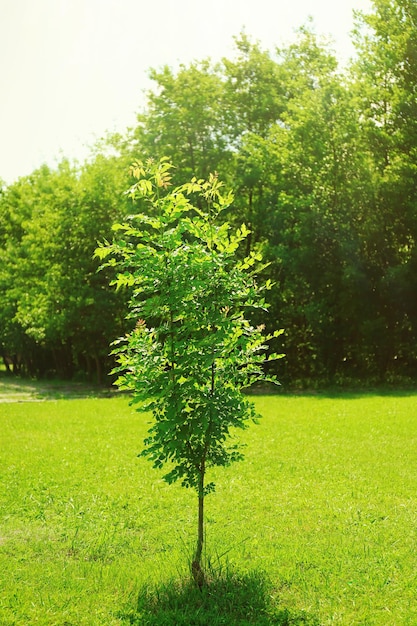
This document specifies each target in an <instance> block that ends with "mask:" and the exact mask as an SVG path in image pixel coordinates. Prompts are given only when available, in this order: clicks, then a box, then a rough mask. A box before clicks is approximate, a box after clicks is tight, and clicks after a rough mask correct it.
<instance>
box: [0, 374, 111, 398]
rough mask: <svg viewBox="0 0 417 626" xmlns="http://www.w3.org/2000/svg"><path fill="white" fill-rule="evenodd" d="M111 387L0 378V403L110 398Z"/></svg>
mask: <svg viewBox="0 0 417 626" xmlns="http://www.w3.org/2000/svg"><path fill="white" fill-rule="evenodd" d="M115 393H117V390H116V389H115V388H113V387H104V386H98V385H89V384H87V383H80V382H71V381H55V380H53V381H38V380H30V379H23V378H18V377H10V376H1V377H0V403H1V402H42V401H45V400H61V399H71V398H105V397H112V396H113V395H114V394H115Z"/></svg>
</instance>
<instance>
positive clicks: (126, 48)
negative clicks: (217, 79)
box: [0, 0, 371, 183]
mask: <svg viewBox="0 0 417 626" xmlns="http://www.w3.org/2000/svg"><path fill="white" fill-rule="evenodd" d="M370 4H371V2H370V0H205V2H203V1H202V0H0V85H1V87H0V179H3V180H4V181H6V182H7V183H10V182H12V181H13V180H14V179H16V178H17V177H19V176H24V175H26V174H29V173H30V172H32V171H33V170H34V169H35V168H36V167H38V166H39V165H41V163H43V162H47V163H48V164H50V165H55V164H56V161H57V160H59V159H60V158H61V157H63V156H66V157H69V158H71V159H73V158H78V159H80V160H81V161H82V160H84V159H85V158H86V156H87V154H88V149H87V145H88V144H90V145H91V144H92V143H93V142H94V141H95V140H96V139H98V138H99V137H101V136H102V135H103V134H104V133H105V132H106V131H107V130H110V131H111V130H119V131H124V130H125V129H126V127H127V126H129V125H131V124H133V122H134V120H135V113H136V112H138V111H139V110H140V109H141V108H143V103H144V91H146V90H147V89H148V88H149V86H150V83H149V80H148V70H149V68H150V67H160V66H161V65H164V64H168V65H170V66H174V67H175V66H177V64H178V63H179V62H182V63H188V62H190V61H193V60H200V59H203V58H206V57H211V58H212V59H213V60H218V59H220V58H222V57H223V56H230V55H231V54H232V50H233V37H234V36H236V35H238V34H239V33H240V32H241V31H242V29H243V28H244V29H245V32H246V33H247V34H248V35H249V36H251V37H252V38H253V39H254V40H259V41H260V42H261V44H262V46H263V47H264V48H267V49H270V50H273V49H274V47H275V46H282V45H286V44H288V43H289V42H290V41H291V40H292V39H293V38H294V32H295V30H296V29H297V28H298V27H300V26H301V25H302V24H304V23H305V22H306V20H307V18H308V16H309V15H311V16H312V17H313V20H314V26H315V30H316V32H317V33H319V34H323V35H326V36H331V37H332V38H333V40H334V42H335V44H334V48H335V50H336V52H337V54H338V57H339V58H340V59H346V58H348V57H349V56H350V55H351V54H352V51H353V48H352V46H351V44H350V37H349V33H350V31H351V28H352V25H353V20H352V10H353V9H359V10H365V11H367V10H369V8H370Z"/></svg>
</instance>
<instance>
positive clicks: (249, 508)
mask: <svg viewBox="0 0 417 626" xmlns="http://www.w3.org/2000/svg"><path fill="white" fill-rule="evenodd" d="M255 402H256V404H257V407H258V409H259V411H260V412H261V413H262V414H263V416H264V418H263V420H262V421H261V423H260V425H259V426H253V427H252V428H251V429H249V430H248V431H246V432H245V433H243V439H244V441H245V442H246V443H247V444H248V446H247V450H246V460H245V461H244V462H243V463H240V464H235V465H234V466H232V467H230V468H228V469H227V470H223V471H219V472H218V473H217V474H216V482H217V492H216V494H214V495H212V496H209V497H208V498H207V503H206V510H207V542H206V546H207V558H209V559H210V562H211V567H212V568H213V571H214V572H215V573H216V572H217V574H218V576H217V578H216V582H215V584H213V587H212V589H211V591H210V592H209V593H204V594H201V593H200V592H199V591H198V590H195V589H189V588H187V586H186V585H185V586H182V587H181V586H180V585H179V584H176V583H175V582H172V581H179V580H181V579H185V578H186V575H187V570H186V565H187V560H188V557H189V554H190V552H191V550H192V547H193V545H194V536H195V532H196V529H195V525H196V520H195V513H196V511H195V509H196V502H195V496H194V494H193V493H191V492H188V491H186V490H184V489H182V488H181V487H179V486H176V485H174V486H168V485H166V484H165V483H164V482H163V481H161V479H160V474H158V472H156V471H155V470H153V469H152V467H151V466H150V464H149V463H148V462H147V461H145V460H142V459H138V458H137V453H138V452H139V451H140V448H141V441H142V439H143V437H144V435H145V432H146V428H147V424H146V422H147V420H146V418H144V417H143V416H141V415H138V414H135V412H134V411H133V409H132V408H130V407H129V406H128V401H127V399H126V398H125V397H116V398H111V399H103V398H101V399H97V398H83V399H79V398H78V399H71V400H51V401H48V402H21V403H1V404H0V624H1V625H2V626H12V625H13V626H28V625H32V624H36V625H40V626H43V625H44V626H46V625H48V626H52V625H54V626H55V625H56V626H58V625H59V626H83V625H85V626H103V625H104V626H113V625H114V626H116V625H123V626H127V625H129V624H161V625H163V624H172V625H174V624H177V625H179V624H184V625H186V624H188V625H190V624H201V625H204V624H207V626H209V625H210V626H211V625H213V626H215V625H216V624H219V625H220V624H225V625H226V626H230V625H231V624H259V625H261V624H262V625H267V624H281V625H284V624H317V625H318V624H320V625H327V624H341V625H346V626H353V625H357V626H359V625H360V626H370V625H372V626H374V625H375V626H376V625H381V626H406V625H408V626H415V625H416V624H417V603H416V589H417V550H416V539H417V536H416V535H417V532H416V530H417V395H412V394H404V395H401V394H398V395H362V396H357V397H355V396H354V395H350V396H346V397H342V396H338V397H328V396H327V397H326V396H321V395H318V396H272V397H265V396H264V397H257V398H256V399H255ZM262 572H265V573H266V578H265V577H264V576H263V575H262ZM196 593H197V596H196Z"/></svg>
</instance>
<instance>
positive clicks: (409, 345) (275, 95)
mask: <svg viewBox="0 0 417 626" xmlns="http://www.w3.org/2000/svg"><path fill="white" fill-rule="evenodd" d="M354 36H355V43H356V47H357V55H356V58H355V59H354V61H352V63H351V64H350V65H349V66H348V67H347V68H344V69H343V70H341V69H340V68H339V67H338V64H337V60H336V58H335V56H334V54H333V53H332V51H331V49H330V48H329V46H328V45H327V44H326V43H323V42H321V41H320V40H319V39H318V38H317V37H316V36H315V35H314V34H313V33H312V32H311V29H310V28H309V27H308V26H307V27H305V28H302V29H300V32H299V38H298V40H297V42H296V43H294V44H292V45H290V46H288V47H286V48H283V49H281V50H276V51H274V52H270V51H266V50H263V49H262V48H261V47H260V45H258V44H257V43H253V42H251V41H250V40H249V39H248V38H247V37H246V36H245V35H242V36H240V37H239V38H238V39H237V40H236V54H235V56H234V58H232V59H224V60H223V61H222V62H221V63H219V64H217V65H214V64H212V63H211V62H210V61H209V60H204V61H201V62H195V63H192V64H191V65H189V66H180V67H179V68H178V69H177V70H173V69H172V68H169V67H164V68H162V69H159V70H153V71H152V73H151V76H152V78H153V80H154V82H155V88H154V90H153V91H152V92H151V93H150V94H149V97H148V103H147V107H146V109H145V111H144V112H143V113H142V114H140V115H139V116H138V120H137V125H136V127H134V128H133V129H131V130H130V131H128V132H126V134H125V135H124V136H120V137H114V136H113V137H109V138H108V145H109V146H110V148H111V151H110V152H111V154H113V155H116V156H111V157H110V156H106V153H104V154H100V153H99V152H98V153H96V155H95V156H94V157H93V158H92V159H91V161H90V162H88V163H86V164H84V165H83V166H82V167H77V168H76V167H73V166H71V165H70V164H68V163H66V162H63V163H61V164H60V165H59V167H58V168H57V169H56V170H51V169H49V168H47V167H43V168H41V169H40V170H37V171H35V172H33V174H32V175H31V176H29V177H26V178H23V179H20V180H18V181H17V182H16V183H14V184H12V185H10V186H9V187H6V188H4V189H3V191H2V194H1V196H0V244H1V245H0V257H1V258H0V261H1V262H0V348H1V350H2V351H3V353H4V355H5V356H6V357H7V362H8V363H9V362H12V361H13V360H14V362H15V368H16V369H19V368H25V369H26V370H27V371H29V372H30V373H33V374H47V373H49V372H50V373H53V372H59V373H60V374H65V375H74V374H76V373H83V372H84V373H88V374H90V375H91V374H92V372H93V371H94V370H96V371H97V373H98V376H99V377H100V376H101V375H102V372H104V371H108V370H109V369H110V366H111V364H110V363H109V362H108V357H107V356H106V355H107V352H108V345H109V343H110V342H111V341H112V340H113V339H114V338H115V337H117V336H118V335H120V334H121V331H124V330H125V329H124V322H123V319H124V316H125V311H126V303H125V301H124V300H123V296H122V295H120V294H116V295H115V294H114V293H112V292H111V290H109V289H108V288H107V286H106V284H107V277H105V276H104V275H100V274H97V273H96V269H97V265H98V262H97V261H94V260H92V253H93V250H94V248H95V246H96V241H97V240H100V239H102V238H103V237H111V230H110V227H111V224H112V223H113V222H114V221H123V220H124V218H125V216H126V215H127V214H128V213H129V211H130V208H129V199H128V198H127V197H126V196H124V195H123V193H122V192H123V190H125V189H126V188H127V187H128V186H129V181H128V179H127V171H128V166H129V164H130V163H131V162H133V161H134V160H136V159H146V158H148V157H153V158H155V159H156V160H157V159H159V158H160V157H162V156H168V157H169V158H170V160H171V161H172V162H173V163H174V164H175V165H176V170H175V173H174V181H173V182H174V183H175V184H178V185H181V184H183V183H184V182H185V181H187V180H190V179H191V178H192V177H193V176H195V177H197V179H199V178H208V176H209V174H210V172H215V171H217V172H218V173H219V176H220V178H221V179H222V180H224V181H225V183H226V185H227V187H228V188H232V189H233V190H234V194H235V202H234V204H233V206H232V207H230V209H229V211H228V212H227V213H226V214H225V218H224V219H225V220H227V221H228V222H230V223H232V224H236V225H237V224H240V223H243V222H244V223H246V224H247V225H248V227H249V229H250V231H251V234H250V236H249V237H248V238H247V239H246V240H245V243H244V247H245V249H244V250H242V255H245V254H248V253H250V252H251V251H253V252H255V253H256V252H258V251H261V252H262V255H263V257H264V258H265V259H266V260H267V261H268V262H269V263H270V265H269V268H268V270H266V275H265V278H270V279H271V280H272V282H273V283H274V285H275V286H274V288H273V290H272V292H271V294H270V298H269V300H270V302H271V305H272V308H271V312H272V317H273V318H275V320H277V322H276V323H277V324H278V325H279V326H280V327H283V328H285V334H284V335H283V336H282V337H281V338H280V340H279V342H280V345H277V346H276V348H277V349H278V350H279V351H283V352H285V353H286V355H287V356H286V359H285V361H281V362H279V364H278V368H279V371H278V374H279V377H280V379H281V380H282V381H283V382H284V383H286V382H291V384H293V383H295V382H296V381H304V382H305V383H307V382H311V381H315V382H327V383H328V382H339V381H346V380H350V379H356V380H357V379H360V380H362V381H363V380H368V381H380V382H383V381H387V380H393V381H394V380H398V378H399V377H401V378H403V379H404V378H413V377H415V375H416V373H417V354H416V348H415V346H416V345H417V298H416V291H417V278H416V277H417V271H416V270H417V249H416V238H417V184H416V183H417V95H416V84H417V69H416V68H417V6H416V4H415V2H414V0H373V10H372V12H371V13H370V14H369V15H361V14H359V15H358V16H357V28H356V33H355V35H354ZM0 174H1V173H0ZM263 321H264V320H263V319H262V317H260V319H259V323H262V322H263ZM277 344H278V340H277Z"/></svg>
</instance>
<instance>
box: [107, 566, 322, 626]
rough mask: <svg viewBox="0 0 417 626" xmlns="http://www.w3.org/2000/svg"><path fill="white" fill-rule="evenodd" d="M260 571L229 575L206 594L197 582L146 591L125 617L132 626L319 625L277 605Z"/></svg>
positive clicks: (218, 578)
mask: <svg viewBox="0 0 417 626" xmlns="http://www.w3.org/2000/svg"><path fill="white" fill-rule="evenodd" d="M272 591H273V590H272V586H271V584H270V582H269V581H268V579H267V577H266V576H265V575H264V574H262V573H260V572H256V571H255V572H249V573H245V574H238V573H236V572H230V571H229V572H227V573H222V574H217V575H216V576H214V577H212V579H211V580H210V582H208V583H207V584H206V585H205V586H204V587H203V588H202V589H201V590H200V589H199V588H198V587H197V586H196V585H195V583H194V582H193V581H191V580H188V581H183V582H182V583H181V582H179V581H171V582H169V583H165V584H163V585H160V586H158V587H156V588H154V589H149V588H144V589H142V590H141V592H140V594H139V597H138V602H137V607H136V609H134V610H132V611H128V612H126V613H124V614H123V615H121V616H119V617H121V618H122V620H123V622H124V623H126V624H130V625H131V626H139V625H141V626H272V625H273V626H319V622H318V621H317V619H315V618H314V617H313V616H310V615H308V614H307V613H304V612H302V613H299V614H296V613H294V612H290V611H288V610H287V609H283V608H280V607H279V606H277V603H276V600H274V598H273V595H272Z"/></svg>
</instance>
